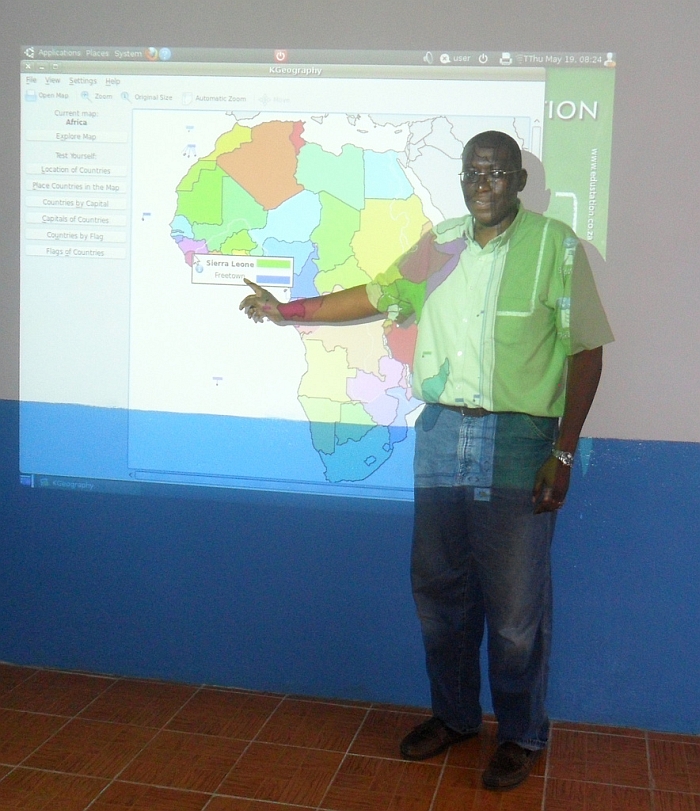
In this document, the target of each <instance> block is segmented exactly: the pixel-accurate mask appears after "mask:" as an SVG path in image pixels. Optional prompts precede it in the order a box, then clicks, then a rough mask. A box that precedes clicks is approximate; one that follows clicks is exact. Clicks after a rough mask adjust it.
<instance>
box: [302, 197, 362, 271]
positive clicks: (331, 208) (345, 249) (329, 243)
mask: <svg viewBox="0 0 700 811" xmlns="http://www.w3.org/2000/svg"><path fill="white" fill-rule="evenodd" d="M319 198H320V200H321V224H320V225H319V226H318V228H315V229H314V230H313V231H312V232H311V239H312V240H313V241H314V242H315V243H316V244H317V245H318V260H317V262H316V264H317V266H318V269H319V270H322V271H323V270H331V268H334V267H336V266H337V265H342V264H343V263H344V262H346V261H347V260H348V259H349V258H350V257H351V256H352V248H351V246H350V242H351V240H352V238H353V236H354V235H355V234H356V233H357V231H359V229H360V212H359V211H358V210H357V209H355V208H352V207H351V206H349V205H347V204H346V203H343V202H342V201H341V200H339V199H338V198H337V197H333V195H331V194H328V193H327V192H320V194H319Z"/></svg>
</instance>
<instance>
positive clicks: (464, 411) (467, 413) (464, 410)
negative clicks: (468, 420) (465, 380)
mask: <svg viewBox="0 0 700 811" xmlns="http://www.w3.org/2000/svg"><path fill="white" fill-rule="evenodd" d="M438 405H439V406H441V407H442V408H449V409H450V411H457V412H459V413H460V414H461V415H462V416H463V417H488V415H489V414H493V413H494V412H493V411H487V410H486V409H485V408H481V407H478V408H469V406H457V405H445V404H444V403H438Z"/></svg>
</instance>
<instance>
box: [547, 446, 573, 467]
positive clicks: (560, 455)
mask: <svg viewBox="0 0 700 811" xmlns="http://www.w3.org/2000/svg"><path fill="white" fill-rule="evenodd" d="M552 455H553V456H556V458H557V459H558V460H559V461H560V462H561V463H562V464H563V465H567V466H568V467H571V465H573V463H574V455H573V453H570V452H569V451H558V450H554V451H552Z"/></svg>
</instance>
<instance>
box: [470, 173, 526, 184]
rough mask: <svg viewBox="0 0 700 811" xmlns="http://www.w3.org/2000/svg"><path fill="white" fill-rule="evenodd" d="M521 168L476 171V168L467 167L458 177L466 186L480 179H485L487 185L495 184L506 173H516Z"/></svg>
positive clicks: (503, 178)
mask: <svg viewBox="0 0 700 811" xmlns="http://www.w3.org/2000/svg"><path fill="white" fill-rule="evenodd" d="M520 171H522V170H521V169H509V170H508V171H506V170H505V169H491V171H490V172H477V171H476V169H467V171H466V172H460V173H459V179H460V180H461V181H462V183H465V184H466V185H467V186H475V185H476V184H477V183H478V182H479V181H480V180H487V181H488V184H489V186H495V185H496V184H497V183H500V182H501V181H502V180H505V179H506V177H507V176H508V175H516V174H518V172H520Z"/></svg>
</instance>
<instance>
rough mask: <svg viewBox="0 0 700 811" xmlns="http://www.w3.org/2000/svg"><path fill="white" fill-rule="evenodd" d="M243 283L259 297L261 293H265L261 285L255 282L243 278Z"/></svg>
mask: <svg viewBox="0 0 700 811" xmlns="http://www.w3.org/2000/svg"><path fill="white" fill-rule="evenodd" d="M243 281H244V282H245V283H246V284H247V285H248V287H250V289H251V290H252V291H253V292H254V293H255V295H256V296H259V295H260V294H261V293H264V292H265V291H264V290H263V288H262V287H260V285H259V284H255V282H251V281H250V279H246V278H245V277H244V278H243Z"/></svg>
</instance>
